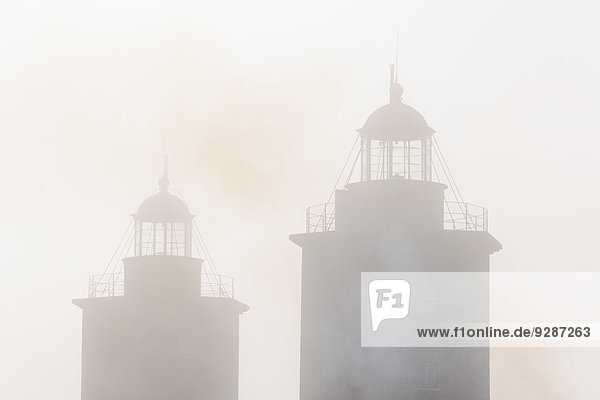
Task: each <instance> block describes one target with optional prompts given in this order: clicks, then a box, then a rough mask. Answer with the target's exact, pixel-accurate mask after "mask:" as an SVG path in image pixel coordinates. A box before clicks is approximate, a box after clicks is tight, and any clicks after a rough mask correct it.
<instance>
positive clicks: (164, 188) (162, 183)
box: [158, 154, 169, 192]
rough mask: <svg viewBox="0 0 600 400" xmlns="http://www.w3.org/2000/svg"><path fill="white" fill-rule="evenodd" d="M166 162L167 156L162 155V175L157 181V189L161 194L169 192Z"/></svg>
mask: <svg viewBox="0 0 600 400" xmlns="http://www.w3.org/2000/svg"><path fill="white" fill-rule="evenodd" d="M168 161H169V156H167V155H166V154H164V155H163V163H164V164H163V175H162V176H161V177H160V179H159V180H158V188H159V189H160V191H161V192H168V191H169V173H168V167H169V165H168Z"/></svg>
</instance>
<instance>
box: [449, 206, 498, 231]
mask: <svg viewBox="0 0 600 400" xmlns="http://www.w3.org/2000/svg"><path fill="white" fill-rule="evenodd" d="M444 229H445V230H452V231H474V232H487V230H488V212H487V210H486V209H485V208H483V207H481V206H478V205H475V204H471V203H464V202H451V201H445V202H444Z"/></svg>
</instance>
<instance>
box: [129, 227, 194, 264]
mask: <svg viewBox="0 0 600 400" xmlns="http://www.w3.org/2000/svg"><path fill="white" fill-rule="evenodd" d="M136 230H137V232H136V249H135V254H136V256H159V255H168V256H191V229H190V224H189V223H186V222H144V221H141V222H138V223H137V224H136Z"/></svg>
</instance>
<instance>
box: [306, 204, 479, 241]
mask: <svg viewBox="0 0 600 400" xmlns="http://www.w3.org/2000/svg"><path fill="white" fill-rule="evenodd" d="M444 230H452V231H474V232H487V230H488V212H487V210H486V209H485V208H483V207H481V206H478V205H475V204H471V203H465V202H451V201H444ZM329 231H335V204H334V203H326V204H318V205H316V206H311V207H308V208H307V209H306V232H307V233H313V232H329Z"/></svg>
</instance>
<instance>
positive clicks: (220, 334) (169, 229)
mask: <svg viewBox="0 0 600 400" xmlns="http://www.w3.org/2000/svg"><path fill="white" fill-rule="evenodd" d="M168 185H169V180H168V177H167V171H166V159H165V172H164V175H163V177H162V178H161V179H160V180H159V187H160V190H159V192H158V193H156V194H155V195H153V196H151V197H149V198H147V199H146V200H144V201H143V202H142V204H141V205H140V207H139V208H138V210H137V212H136V213H135V214H133V221H132V223H131V224H130V226H131V225H132V226H133V227H132V228H131V229H130V228H128V231H127V232H126V234H125V235H124V240H123V241H122V242H123V243H127V242H128V243H129V244H132V245H133V254H132V256H130V257H126V258H124V259H123V267H122V268H119V269H117V271H116V272H114V273H108V272H105V273H104V274H102V275H100V276H96V277H92V278H91V279H90V288H89V297H88V298H85V299H77V300H74V301H73V303H74V304H76V305H77V306H79V307H80V308H81V309H82V310H83V349H82V374H81V398H82V400H135V399H139V400H166V399H169V400H198V399H211V400H237V398H238V331H239V329H238V326H239V325H238V322H239V316H240V314H242V313H243V312H245V311H246V310H248V307H247V306H246V305H245V304H242V303H240V302H238V301H236V300H234V298H233V282H232V281H231V280H229V279H225V278H224V277H222V276H218V275H211V274H209V273H208V271H205V270H204V269H205V265H204V264H205V262H204V261H203V260H202V259H200V258H199V257H194V256H193V254H194V253H195V250H199V249H197V248H194V247H195V246H194V245H196V246H197V247H198V246H200V244H201V242H200V241H199V240H196V239H198V238H197V237H196V235H195V229H194V223H193V218H194V216H193V215H192V214H191V213H190V212H189V210H188V207H187V205H186V204H185V203H184V202H183V201H182V200H181V199H179V198H178V197H176V196H174V195H172V194H171V193H169V191H168ZM127 236H129V237H127ZM123 247H125V246H123ZM126 247H129V246H126ZM124 251H125V252H127V251H128V250H127V249H126V250H124ZM119 265H120V264H119Z"/></svg>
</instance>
